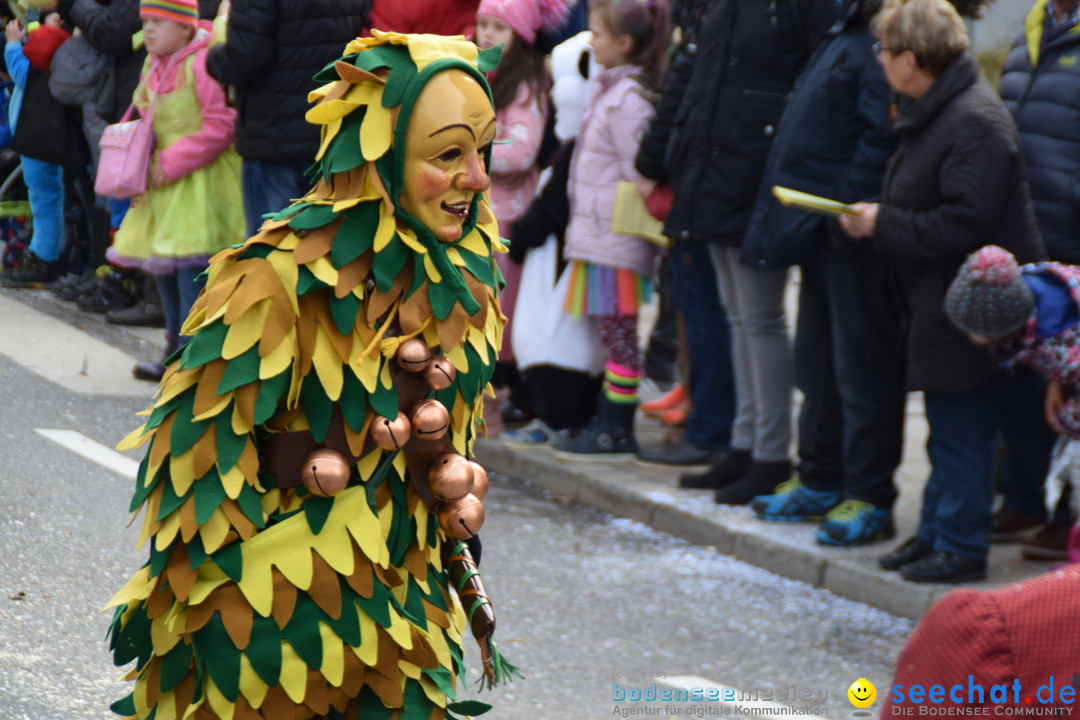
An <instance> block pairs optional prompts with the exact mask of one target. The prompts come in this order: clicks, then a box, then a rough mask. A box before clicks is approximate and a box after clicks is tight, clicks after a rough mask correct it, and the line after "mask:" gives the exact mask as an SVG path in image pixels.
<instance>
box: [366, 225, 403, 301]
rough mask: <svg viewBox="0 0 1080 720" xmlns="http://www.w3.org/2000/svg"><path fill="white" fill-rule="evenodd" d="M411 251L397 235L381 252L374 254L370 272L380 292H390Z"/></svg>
mask: <svg viewBox="0 0 1080 720" xmlns="http://www.w3.org/2000/svg"><path fill="white" fill-rule="evenodd" d="M411 253H412V250H410V249H409V247H408V246H407V245H406V244H405V243H403V242H402V241H401V238H400V237H398V235H397V233H394V237H393V238H391V239H390V242H389V243H388V244H387V245H386V247H385V248H383V249H382V250H381V251H379V252H377V253H375V262H374V263H372V265H371V272H372V273H373V274H374V275H375V286H376V287H378V288H379V291H380V292H384V293H385V292H390V288H391V287H393V285H394V280H395V279H396V278H397V276H398V275H400V274H401V271H402V269H403V268H404V267H405V261H406V260H408V259H409V256H410V254H411Z"/></svg>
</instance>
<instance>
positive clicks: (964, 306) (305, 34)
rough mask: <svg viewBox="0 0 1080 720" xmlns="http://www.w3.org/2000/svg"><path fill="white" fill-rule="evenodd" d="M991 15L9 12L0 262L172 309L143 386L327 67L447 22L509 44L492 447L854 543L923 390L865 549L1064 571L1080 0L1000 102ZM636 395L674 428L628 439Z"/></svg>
mask: <svg viewBox="0 0 1080 720" xmlns="http://www.w3.org/2000/svg"><path fill="white" fill-rule="evenodd" d="M985 2H986V0H952V2H949V1H947V0H840V1H839V2H838V1H837V0H799V1H798V2H795V1H794V0H788V1H785V0H774V1H772V2H763V1H762V0H711V1H710V0H670V1H669V0H591V1H590V2H586V0H576V1H574V0H479V2H477V1H476V0H424V1H422V2H420V1H417V2H397V1H396V0H231V2H230V0H221V1H220V2H218V1H217V0H29V3H28V4H24V5H19V4H18V3H16V2H14V0H12V5H11V8H10V12H9V13H7V15H8V18H9V19H10V21H9V22H8V24H7V26H6V40H7V44H6V47H5V51H4V61H5V68H4V69H5V71H6V73H7V76H8V77H9V78H10V81H11V84H10V86H9V88H8V89H7V90H5V93H6V94H5V96H4V97H5V99H7V100H8V103H7V106H8V110H7V124H8V128H7V129H8V130H9V131H10V133H9V134H8V136H7V137H8V146H9V148H10V149H9V150H7V151H5V152H6V157H7V160H8V161H9V162H8V165H9V168H8V171H9V172H10V173H11V174H12V178H15V177H16V171H15V169H14V168H15V166H18V168H20V170H21V185H18V186H17V187H16V185H15V184H14V183H5V188H8V192H9V196H10V197H4V198H0V206H3V205H4V204H7V201H8V200H9V199H11V198H14V197H16V196H17V195H18V194H19V192H25V198H26V201H27V202H28V203H29V215H30V218H31V219H30V223H31V225H30V227H31V228H32V231H31V232H30V233H29V238H28V239H27V238H20V237H16V235H15V234H12V233H5V237H4V238H3V239H4V240H6V241H7V242H6V248H5V251H4V255H3V258H4V269H3V270H2V272H0V283H2V284H3V286H4V287H7V288H13V289H19V288H41V287H46V288H48V289H49V290H50V291H51V292H53V293H54V294H56V295H57V296H58V297H60V298H62V299H64V300H69V301H73V302H75V303H77V305H78V307H79V308H81V309H83V310H85V311H87V312H96V313H105V315H106V318H107V320H108V321H109V322H113V323H118V324H131V325H149V326H155V327H162V328H164V332H165V337H166V350H165V355H164V357H161V358H155V359H149V361H148V362H145V363H140V364H139V365H138V366H136V367H135V368H134V370H133V372H134V373H135V375H136V377H139V378H142V379H146V380H149V381H158V380H160V379H161V377H162V375H163V373H164V364H165V360H166V358H168V357H169V356H170V355H171V354H172V353H174V352H175V351H177V350H178V349H179V348H181V347H182V346H183V345H184V343H185V341H186V340H187V339H188V338H187V337H186V336H185V333H184V320H185V318H186V316H187V314H188V311H189V309H190V308H191V306H192V304H193V303H194V302H195V299H196V297H197V295H198V293H199V291H200V289H201V286H202V285H201V283H203V282H204V278H203V275H202V273H203V270H204V269H205V268H206V266H207V264H208V262H209V258H210V257H211V256H213V255H214V254H215V253H217V252H218V251H220V250H222V249H225V248H227V247H229V246H230V245H233V244H235V243H238V242H242V241H243V240H244V239H245V238H246V237H249V236H251V235H253V234H255V233H256V232H258V230H259V227H260V226H261V225H262V222H263V219H264V218H265V217H266V216H267V215H268V214H272V213H275V212H277V211H278V210H280V209H282V208H283V207H285V206H286V205H288V204H289V202H290V201H292V200H293V199H295V198H299V197H301V196H303V195H304V194H305V193H306V192H307V191H308V189H309V188H310V186H311V184H312V183H313V178H312V176H311V174H310V171H309V170H310V166H311V158H313V157H315V156H316V154H317V152H318V150H319V134H318V129H317V127H316V126H315V125H312V124H310V123H308V122H307V121H306V120H305V113H306V112H307V110H308V94H309V93H310V92H311V91H312V90H314V89H315V88H316V87H317V85H316V83H315V81H314V80H313V77H314V76H315V75H316V73H318V72H319V71H320V70H321V69H322V68H323V67H324V66H326V65H327V64H328V63H331V62H333V61H334V59H336V58H337V57H338V56H339V54H340V52H341V49H342V48H343V47H344V46H345V45H346V44H347V43H348V42H349V41H350V40H352V39H354V38H355V37H357V36H360V35H363V34H369V33H371V32H373V31H392V32H403V33H406V32H407V33H412V32H430V33H436V34H450V35H457V34H464V35H466V36H467V37H469V38H471V39H473V40H474V41H475V42H476V44H477V45H478V46H480V47H481V48H488V47H492V46H496V45H501V46H502V48H503V49H502V60H501V63H500V65H499V66H498V68H497V69H496V70H495V71H493V72H492V74H491V76H490V81H491V87H492V99H493V103H494V107H495V110H496V116H497V127H498V131H497V132H498V134H497V137H496V140H495V142H494V143H493V145H492V146H491V148H490V153H491V159H490V176H491V208H492V212H493V213H494V215H495V216H496V219H497V220H498V223H499V227H500V232H501V235H502V236H503V237H504V238H506V239H507V241H508V244H509V247H510V252H509V253H508V254H506V255H503V256H499V257H498V258H497V261H498V263H499V268H500V270H501V273H502V277H503V280H504V282H505V286H504V287H503V289H502V291H501V293H500V297H499V302H500V305H501V309H502V311H503V313H504V314H506V315H507V317H508V318H509V320H510V322H509V326H508V332H507V333H506V336H505V341H504V345H503V350H502V352H501V353H500V356H499V363H498V365H497V368H496V373H495V377H494V379H493V398H489V400H488V402H487V403H486V406H485V412H484V418H483V421H482V422H483V425H484V426H485V430H486V432H487V435H488V437H501V438H502V442H504V443H506V444H507V445H508V446H511V447H515V448H539V447H550V448H551V449H552V450H553V451H554V452H555V453H557V454H558V455H559V456H561V457H563V458H565V459H576V460H588V459H600V460H609V461H619V460H622V459H625V460H627V461H629V460H630V459H631V458H633V457H635V456H636V458H637V460H638V461H641V462H646V463H654V464H662V465H668V466H676V467H680V468H683V469H685V470H686V472H684V474H682V475H681V476H680V478H679V484H680V486H681V487H683V488H685V489H687V490H691V491H692V490H703V489H704V490H709V491H711V492H713V493H714V497H715V500H716V502H717V503H721V504H729V505H747V506H749V508H750V509H751V510H752V512H753V513H754V514H755V515H756V516H757V517H758V518H760V519H761V520H762V521H766V522H815V523H818V524H819V527H818V530H817V534H816V539H817V542H819V543H822V544H825V545H831V546H840V547H850V546H861V545H866V544H870V543H875V542H880V541H883V540H887V539H889V538H892V537H893V536H894V535H895V529H894V525H893V505H894V503H895V502H896V498H897V491H896V487H895V483H894V479H893V476H894V474H895V472H896V470H897V467H898V465H899V464H900V459H901V449H902V446H903V434H904V410H905V405H906V398H907V393H909V392H919V393H921V395H922V399H923V402H924V403H925V408H926V417H927V421H928V424H929V429H930V432H929V438H928V440H927V452H928V456H929V459H930V463H931V473H930V476H929V478H928V480H927V483H926V488H925V492H924V497H923V502H922V511H921V519H920V523H919V527H918V530H917V533H916V535H915V536H913V537H911V538H910V539H907V541H906V542H904V543H903V544H902V545H900V546H899V548H898V549H896V550H895V551H894V552H891V553H889V554H887V555H884V556H883V557H881V558H880V560H879V562H880V565H881V566H882V567H883V568H885V569H887V570H895V571H897V572H899V573H900V574H901V575H902V576H903V577H904V578H905V579H907V580H909V581H913V582H968V581H973V580H979V579H982V578H983V577H985V574H986V556H987V551H988V546H989V544H990V543H994V542H1012V541H1017V540H1020V541H1022V544H1021V552H1022V553H1023V555H1024V556H1025V557H1029V558H1032V559H1040V560H1065V559H1069V548H1070V545H1071V543H1070V533H1071V530H1072V527H1073V523H1074V521H1075V517H1076V514H1075V512H1074V511H1073V510H1072V509H1071V507H1072V503H1073V496H1074V495H1075V493H1073V492H1072V491H1071V489H1070V485H1071V483H1070V482H1069V481H1070V480H1071V479H1072V476H1071V474H1070V473H1071V468H1072V467H1073V465H1074V464H1076V465H1077V472H1080V464H1078V463H1076V462H1074V460H1073V457H1074V455H1073V454H1074V453H1077V452H1080V451H1078V450H1076V449H1075V448H1074V447H1073V445H1072V444H1071V443H1072V441H1073V440H1074V439H1080V420H1078V419H1077V418H1080V412H1078V411H1077V409H1076V408H1077V402H1078V398H1080V377H1078V376H1077V372H1076V368H1077V367H1080V329H1078V328H1080V279H1078V278H1080V274H1078V273H1080V271H1077V270H1075V268H1074V267H1073V265H1072V264H1074V263H1080V217H1078V216H1080V193H1078V192H1077V191H1076V187H1075V185H1076V178H1077V177H1080V172H1078V168H1080V135H1077V134H1076V130H1075V128H1076V127H1077V126H1080V106H1077V105H1076V104H1075V103H1072V102H1070V98H1072V97H1075V96H1074V95H1073V91H1074V90H1076V91H1077V92H1080V63H1078V62H1077V60H1078V59H1080V2H1078V0H1036V2H1035V3H1034V6H1033V7H1032V8H1031V10H1030V14H1029V15H1028V17H1027V19H1026V24H1025V33H1024V34H1023V36H1022V37H1019V38H1017V40H1016V42H1015V44H1014V45H1013V47H1012V49H1011V51H1010V53H1009V54H1008V57H1007V59H1006V60H1005V64H1004V67H1003V72H1002V78H1001V81H1000V85H999V87H996V88H995V87H993V86H992V85H991V84H990V82H989V81H988V80H987V79H986V78H985V77H983V75H982V72H981V70H980V67H979V65H978V63H977V62H976V61H975V59H974V57H973V54H972V51H971V48H970V46H969V44H970V43H969V39H968V36H967V33H966V31H965V24H964V19H965V18H974V17H978V16H979V14H980V13H981V11H982V9H983V5H984V4H985ZM1051 69H1052V71H1051ZM131 118H141V119H142V120H143V121H145V122H148V123H149V124H150V125H151V126H152V131H153V136H154V141H155V149H154V151H153V155H152V157H151V161H150V164H149V168H148V170H147V178H146V179H147V188H146V190H145V192H142V193H140V194H137V195H136V196H134V197H131V198H106V197H101V196H97V197H95V195H94V192H93V188H94V179H95V175H96V172H97V168H98V163H99V152H98V144H99V140H100V138H101V136H102V133H103V131H104V129H105V128H106V127H107V126H110V125H115V124H118V123H121V122H126V121H128V120H130V119H131ZM3 137H5V135H4V133H0V139H2V138H3ZM777 186H780V187H783V188H789V189H792V190H797V191H800V192H804V193H810V194H812V195H815V196H819V197H820V198H825V199H826V200H831V201H834V202H833V203H828V202H825V201H822V202H817V203H816V204H813V203H811V205H810V206H808V205H806V204H803V205H799V204H784V203H781V202H780V200H779V199H778V198H777V196H776V194H775V193H774V188H775V187H777ZM23 240H26V242H25V243H24V242H23ZM24 245H25V247H24ZM987 246H991V247H987ZM796 267H797V268H798V276H797V277H798V313H797V317H795V318H789V312H790V307H789V303H787V302H785V297H786V289H787V288H788V287H789V284H790V280H791V278H792V277H793V274H792V270H793V268H796ZM654 302H655V303H656V307H657V310H658V312H657V314H656V316H657V319H656V321H655V323H654V325H653V326H652V327H650V328H649V332H648V334H647V337H641V336H639V332H640V326H641V315H642V309H643V307H644V306H645V305H646V304H649V303H654ZM790 322H793V324H794V328H793V335H794V340H793V341H792V339H791V337H792V332H791V331H790V330H789V323H790ZM643 388H654V389H658V390H659V391H660V392H659V393H658V395H659V397H657V398H656V399H654V400H652V401H650V402H641V401H640V395H641V390H642V389H643ZM795 390H798V391H799V395H800V396H801V404H800V405H799V406H798V411H797V414H795V415H794V421H793V399H794V398H795V397H796V396H795ZM639 412H643V413H646V414H649V415H654V416H656V417H658V418H660V420H661V421H662V422H663V423H665V424H667V425H669V426H671V427H672V428H676V429H678V433H677V434H675V435H674V437H677V438H678V440H677V441H675V442H672V443H670V444H666V445H663V446H660V447H645V446H641V445H639V443H638V442H637V439H636V437H635V432H634V425H635V418H636V417H637V415H638V414H639ZM1077 447H1080V446H1077ZM1048 475H1050V476H1051V477H1052V478H1056V479H1057V483H1056V485H1055V484H1054V483H1051V486H1053V487H1056V488H1057V491H1056V492H1054V493H1052V494H1051V496H1050V498H1049V499H1050V502H1049V503H1048V502H1047V498H1046V497H1044V491H1043V487H1044V480H1045V479H1046V478H1047V476H1048ZM996 495H1000V497H1001V500H1000V503H997V505H996V509H995V502H994V500H995V496H996Z"/></svg>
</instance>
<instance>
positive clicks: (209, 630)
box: [110, 32, 517, 720]
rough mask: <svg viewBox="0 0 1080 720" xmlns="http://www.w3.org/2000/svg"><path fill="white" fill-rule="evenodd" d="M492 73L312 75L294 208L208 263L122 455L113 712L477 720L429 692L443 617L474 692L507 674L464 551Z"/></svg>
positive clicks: (440, 670) (476, 509)
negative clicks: (313, 145) (131, 464)
mask: <svg viewBox="0 0 1080 720" xmlns="http://www.w3.org/2000/svg"><path fill="white" fill-rule="evenodd" d="M497 61H498V49H497V48H495V49H494V52H492V51H483V52H480V51H479V50H478V48H477V47H476V46H475V45H473V44H472V43H469V42H467V41H465V40H464V39H463V38H444V37H438V36H430V35H398V34H394V33H379V32H376V33H375V34H374V37H372V38H361V39H357V40H355V41H354V42H352V43H350V44H349V45H348V46H347V47H346V49H345V55H344V57H342V58H341V59H340V60H338V61H336V62H335V63H334V64H333V65H331V66H328V67H327V68H326V69H325V70H323V71H322V72H321V73H320V74H318V75H317V76H316V80H318V81H319V82H325V83H326V84H325V85H323V86H322V87H320V88H319V89H318V90H316V91H314V92H313V93H312V94H311V99H312V100H314V101H317V104H316V105H315V106H314V107H313V108H312V109H311V110H310V111H309V113H308V120H309V121H311V122H313V123H316V124H318V125H320V126H322V143H321V146H320V148H319V152H318V155H317V156H316V167H315V171H316V173H317V174H316V184H315V187H314V188H313V189H312V190H311V191H310V192H309V193H308V194H307V195H306V196H305V197H304V198H302V199H300V200H298V201H296V202H295V203H294V204H293V205H291V206H290V207H288V208H287V209H285V210H283V211H282V212H280V213H279V214H277V215H276V216H274V217H271V218H269V219H268V220H267V221H266V222H265V223H264V224H263V226H262V228H261V230H260V232H259V233H258V234H257V235H255V236H254V237H252V238H250V239H249V240H248V241H247V242H246V243H244V244H243V245H240V246H237V247H234V248H232V249H230V250H227V251H224V252H222V253H220V254H219V255H218V256H217V257H215V258H214V259H213V261H212V263H211V266H210V268H209V270H208V271H207V273H208V275H207V285H206V289H205V291H204V292H203V293H202V295H201V296H200V297H199V299H198V301H197V302H196V304H195V306H194V308H193V309H192V312H191V315H190V316H189V318H188V321H187V325H186V327H185V334H191V335H192V336H193V339H192V340H191V342H190V343H189V344H188V345H187V346H186V347H185V348H183V349H182V350H181V351H179V352H177V353H176V354H175V355H174V356H173V357H172V358H170V360H169V363H168V370H167V373H166V375H165V377H164V378H163V380H162V384H161V386H160V387H159V390H158V394H157V396H156V400H155V404H154V406H153V408H152V409H151V410H150V411H149V413H148V415H149V418H148V420H147V422H146V424H145V425H144V426H143V427H142V428H140V429H139V430H137V431H136V432H135V433H133V434H132V436H130V437H129V438H128V439H127V440H126V441H125V444H124V445H122V447H134V446H136V445H138V444H141V443H144V442H145V443H148V450H147V453H146V456H145V458H144V460H143V462H142V464H141V466H140V469H139V473H138V479H137V481H136V491H135V496H134V498H133V500H132V510H133V511H134V510H138V509H140V508H141V509H142V510H143V513H144V517H143V523H142V532H141V536H140V540H141V541H142V542H145V541H147V540H148V541H150V559H149V562H148V563H147V564H146V565H145V566H144V567H143V568H142V569H141V570H139V571H138V572H137V573H136V574H135V576H134V577H132V578H131V580H130V581H129V582H128V583H127V584H126V585H125V586H124V588H123V589H122V590H120V592H119V593H117V595H116V596H115V597H114V598H113V600H112V601H111V602H110V607H115V608H116V611H115V617H114V620H113V623H112V626H111V628H110V639H111V645H112V648H113V651H114V659H115V661H116V662H117V664H126V663H128V662H131V661H132V660H134V661H135V666H134V669H133V670H131V672H130V673H129V676H128V678H129V679H131V680H134V681H135V685H134V689H133V691H132V693H131V694H130V695H128V696H127V697H126V698H124V699H122V700H120V701H118V702H117V703H115V704H114V705H113V710H114V711H115V712H117V713H118V714H120V715H124V716H128V717H136V718H141V719H146V718H153V720H173V719H174V718H182V719H184V720H188V719H202V718H229V719H231V720H244V719H246V718H267V719H270V720H276V719H278V718H281V719H283V720H284V719H285V718H289V719H290V720H292V719H302V718H363V719H364V720H373V719H377V718H416V719H421V718H422V719H424V720H427V719H428V718H443V717H447V718H453V717H455V715H454V714H453V713H455V712H458V713H462V714H478V713H479V712H482V711H484V710H486V709H487V707H488V706H487V705H486V704H485V703H480V702H478V701H465V702H457V701H456V696H455V685H456V679H457V676H458V675H460V674H461V673H462V672H463V669H464V668H463V653H462V648H461V644H460V642H461V635H462V630H463V628H464V625H465V623H466V620H467V621H468V622H469V624H470V625H471V627H472V631H473V634H474V635H475V636H476V638H477V640H478V641H479V643H480V649H481V657H482V660H483V664H484V678H483V679H482V684H483V685H491V684H494V683H496V682H498V681H502V680H506V679H509V677H510V676H511V675H513V674H517V670H516V669H515V668H514V667H513V666H512V665H510V664H509V663H507V662H506V661H505V660H504V659H503V658H502V657H501V655H500V653H499V650H498V647H497V646H496V645H495V643H494V639H493V637H492V633H493V632H494V616H493V614H492V612H491V606H490V602H489V601H488V599H487V595H486V592H485V591H484V588H483V584H482V582H481V581H480V577H479V575H478V574H477V572H476V567H475V563H474V562H473V560H472V556H471V553H470V548H469V543H471V542H472V538H473V536H474V534H475V532H476V530H477V529H478V527H479V524H480V523H482V521H483V506H482V504H481V502H480V500H481V499H482V498H483V495H484V493H485V492H486V482H487V476H486V473H484V471H483V468H481V467H480V466H479V465H477V464H476V463H474V462H473V461H471V460H469V459H468V458H469V456H470V454H471V447H472V443H473V440H474V438H475V436H476V432H477V428H478V424H477V423H478V422H479V418H480V417H481V411H482V402H483V401H482V397H481V393H482V391H483V390H484V389H485V388H486V387H487V385H488V379H489V377H490V375H491V372H492V369H493V368H494V364H495V359H496V355H497V352H498V348H499V345H500V343H501V339H502V330H503V325H504V323H505V318H504V317H503V315H502V313H501V312H500V310H499V303H498V300H497V297H496V295H497V287H498V285H499V282H500V277H499V274H498V270H497V269H496V265H495V262H494V252H502V251H505V248H504V247H503V246H502V244H501V243H500V241H499V239H498V230H497V228H496V225H495V222H494V220H493V218H492V215H491V213H490V211H489V209H488V205H487V200H486V198H485V197H484V195H483V193H484V191H485V190H487V187H488V177H487V170H488V164H489V158H490V146H491V142H492V141H493V139H494V137H495V114H494V110H493V109H492V104H491V94H490V90H489V89H488V86H487V84H486V82H485V80H484V74H483V73H485V72H487V71H489V70H491V69H492V68H493V67H494V65H495V64H496V63H497ZM451 586H453V588H454V590H455V593H453V594H452V593H451V592H450V588H451ZM459 599H460V601H459ZM462 604H464V605H465V607H464V608H463V607H462Z"/></svg>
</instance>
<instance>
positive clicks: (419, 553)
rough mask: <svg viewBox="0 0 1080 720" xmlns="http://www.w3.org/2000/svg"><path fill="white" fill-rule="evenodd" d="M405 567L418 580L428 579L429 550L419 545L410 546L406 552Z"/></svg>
mask: <svg viewBox="0 0 1080 720" xmlns="http://www.w3.org/2000/svg"><path fill="white" fill-rule="evenodd" d="M404 566H405V569H406V570H408V571H409V574H410V575H412V576H413V577H414V578H417V579H418V580H426V579H427V552H426V551H425V550H423V549H421V548H420V547H419V546H417V545H413V546H412V547H410V548H409V551H408V552H407V553H405V562H404Z"/></svg>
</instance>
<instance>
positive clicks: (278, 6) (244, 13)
mask: <svg viewBox="0 0 1080 720" xmlns="http://www.w3.org/2000/svg"><path fill="white" fill-rule="evenodd" d="M80 2H82V0H80ZM370 7H371V0H233V3H232V9H231V10H230V12H229V33H228V40H227V42H226V43H225V44H223V45H216V46H214V47H212V48H211V49H210V53H209V55H208V56H207V60H206V68H207V70H208V71H209V73H210V75H211V77H213V78H215V79H216V80H218V81H219V82H222V83H225V84H226V85H232V86H233V87H234V88H235V89H236V97H237V111H238V113H239V123H238V125H237V128H236V151H237V152H238V153H240V156H241V157H242V158H244V159H245V160H251V161H261V162H271V163H292V164H296V163H304V162H309V161H314V158H315V154H316V152H318V149H319V145H318V144H319V129H318V127H316V126H315V125H311V124H309V123H308V122H307V121H306V120H304V114H305V113H306V112H307V110H308V107H309V105H308V99H307V96H308V93H309V92H310V91H312V90H314V89H315V88H316V87H317V85H316V83H315V82H314V81H313V80H312V77H313V76H314V75H315V73H317V72H319V71H320V70H322V69H323V68H324V67H326V65H328V64H329V63H331V62H333V61H334V60H336V59H337V58H339V57H341V54H342V52H343V51H344V49H345V45H346V44H348V42H349V41H350V40H353V39H355V38H356V37H357V36H359V35H360V33H361V32H362V31H363V30H364V27H365V22H366V20H367V15H368V10H369V9H370Z"/></svg>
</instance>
